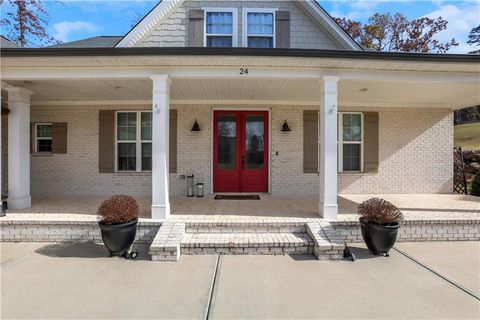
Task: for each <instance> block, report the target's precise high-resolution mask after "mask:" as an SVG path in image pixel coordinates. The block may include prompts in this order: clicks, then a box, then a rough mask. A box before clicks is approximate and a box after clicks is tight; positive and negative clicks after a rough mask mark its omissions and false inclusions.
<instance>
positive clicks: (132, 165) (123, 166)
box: [118, 143, 137, 171]
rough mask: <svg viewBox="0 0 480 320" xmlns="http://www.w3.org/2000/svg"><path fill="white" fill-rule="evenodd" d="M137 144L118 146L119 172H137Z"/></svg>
mask: <svg viewBox="0 0 480 320" xmlns="http://www.w3.org/2000/svg"><path fill="white" fill-rule="evenodd" d="M136 149H137V148H136V144H135V143H119V144H118V171H135V170H136V168H137V166H136V161H137V151H136Z"/></svg>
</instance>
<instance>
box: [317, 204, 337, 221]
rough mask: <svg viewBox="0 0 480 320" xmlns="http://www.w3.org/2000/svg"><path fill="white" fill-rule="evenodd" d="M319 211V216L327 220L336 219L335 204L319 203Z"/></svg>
mask: <svg viewBox="0 0 480 320" xmlns="http://www.w3.org/2000/svg"><path fill="white" fill-rule="evenodd" d="M319 212H320V216H321V217H322V218H323V219H325V220H329V221H334V220H336V219H337V214H338V205H337V204H335V203H334V204H324V203H321V202H320V203H319Z"/></svg>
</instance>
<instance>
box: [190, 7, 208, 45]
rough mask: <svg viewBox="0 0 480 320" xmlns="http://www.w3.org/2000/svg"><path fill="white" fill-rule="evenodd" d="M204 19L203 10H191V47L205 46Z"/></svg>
mask: <svg viewBox="0 0 480 320" xmlns="http://www.w3.org/2000/svg"><path fill="white" fill-rule="evenodd" d="M204 19H205V18H204V13H203V10H190V15H189V20H190V22H189V23H190V26H189V37H188V46H189V47H203V33H204V30H203V29H204V23H203V21H204Z"/></svg>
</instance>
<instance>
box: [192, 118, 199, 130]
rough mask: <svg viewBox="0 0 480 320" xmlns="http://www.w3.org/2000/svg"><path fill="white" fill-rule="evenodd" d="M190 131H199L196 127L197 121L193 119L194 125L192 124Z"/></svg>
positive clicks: (197, 126)
mask: <svg viewBox="0 0 480 320" xmlns="http://www.w3.org/2000/svg"><path fill="white" fill-rule="evenodd" d="M190 131H201V130H200V126H199V125H198V122H197V119H195V123H194V124H193V127H192V130H190Z"/></svg>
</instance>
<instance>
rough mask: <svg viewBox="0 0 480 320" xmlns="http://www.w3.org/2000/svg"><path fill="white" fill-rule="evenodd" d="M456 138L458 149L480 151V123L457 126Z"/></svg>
mask: <svg viewBox="0 0 480 320" xmlns="http://www.w3.org/2000/svg"><path fill="white" fill-rule="evenodd" d="M454 137H455V139H454V140H455V146H456V147H462V149H469V150H480V122H476V123H467V124H460V125H457V126H455V133H454Z"/></svg>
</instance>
